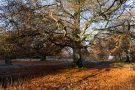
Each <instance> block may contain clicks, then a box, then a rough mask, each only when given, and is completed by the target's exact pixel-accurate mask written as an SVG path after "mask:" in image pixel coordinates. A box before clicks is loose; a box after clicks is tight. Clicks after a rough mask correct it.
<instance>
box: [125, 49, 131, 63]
mask: <svg viewBox="0 0 135 90" xmlns="http://www.w3.org/2000/svg"><path fill="white" fill-rule="evenodd" d="M125 52H126V60H125V62H130V57H129V52H128V50H126V51H125Z"/></svg>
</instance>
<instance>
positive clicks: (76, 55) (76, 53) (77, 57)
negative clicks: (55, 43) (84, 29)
mask: <svg viewBox="0 0 135 90" xmlns="http://www.w3.org/2000/svg"><path fill="white" fill-rule="evenodd" d="M73 64H74V65H75V66H77V67H79V68H81V67H83V64H82V56H81V49H80V48H73Z"/></svg>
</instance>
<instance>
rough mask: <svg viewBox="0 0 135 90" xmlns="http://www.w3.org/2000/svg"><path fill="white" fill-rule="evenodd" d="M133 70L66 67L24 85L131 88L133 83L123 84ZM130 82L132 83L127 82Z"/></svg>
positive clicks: (76, 89)
mask: <svg viewBox="0 0 135 90" xmlns="http://www.w3.org/2000/svg"><path fill="white" fill-rule="evenodd" d="M133 76H135V71H132V70H129V69H127V68H111V69H102V70H100V69H94V70H93V69H84V70H80V69H75V68H74V69H66V70H63V71H62V72H61V73H58V74H54V75H51V74H50V75H46V76H44V77H41V78H35V79H32V80H31V81H29V84H27V85H26V87H28V88H39V89H41V88H44V89H45V88H46V89H62V90H63V89H74V90H84V89H87V90H116V88H117V89H122V90H131V88H132V89H133V88H134V87H133V85H132V86H131V85H127V86H126V87H125V88H123V86H125V85H126V84H125V83H127V82H129V81H130V80H131V79H132V77H133ZM129 84H132V83H129ZM134 89H135V88H134Z"/></svg>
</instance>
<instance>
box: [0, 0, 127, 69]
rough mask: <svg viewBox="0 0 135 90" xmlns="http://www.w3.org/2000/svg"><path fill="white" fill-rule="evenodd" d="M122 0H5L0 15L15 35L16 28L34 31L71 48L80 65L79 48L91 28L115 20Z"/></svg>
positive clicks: (122, 5) (61, 45) (85, 45)
mask: <svg viewBox="0 0 135 90" xmlns="http://www.w3.org/2000/svg"><path fill="white" fill-rule="evenodd" d="M126 1H127V0H5V1H3V2H4V3H6V4H3V6H4V7H3V8H1V18H2V20H4V22H5V23H6V24H7V23H8V27H11V28H10V30H11V29H14V30H15V29H16V30H17V31H18V36H20V35H21V34H19V33H20V32H19V31H23V30H35V31H37V32H40V33H42V34H43V33H44V35H43V36H45V38H46V37H47V39H48V40H49V41H51V43H53V44H55V45H57V46H59V47H61V48H64V47H71V48H72V49H73V63H74V65H77V66H78V67H82V66H83V64H82V55H83V53H82V50H84V49H87V46H89V45H90V40H91V38H92V37H93V34H95V32H94V30H95V29H96V30H97V29H100V28H101V27H102V29H103V28H107V27H108V23H109V22H110V21H113V20H114V19H118V18H119V17H120V15H121V14H122V12H121V10H122V11H123V10H124V8H125V7H124V5H125V3H126ZM101 24H102V26H101ZM96 32H97V31H96ZM38 34H39V33H37V34H34V35H35V37H36V35H38ZM32 35H33V34H32ZM42 38H44V37H42ZM44 43H46V42H44ZM50 49H51V48H50Z"/></svg>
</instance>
